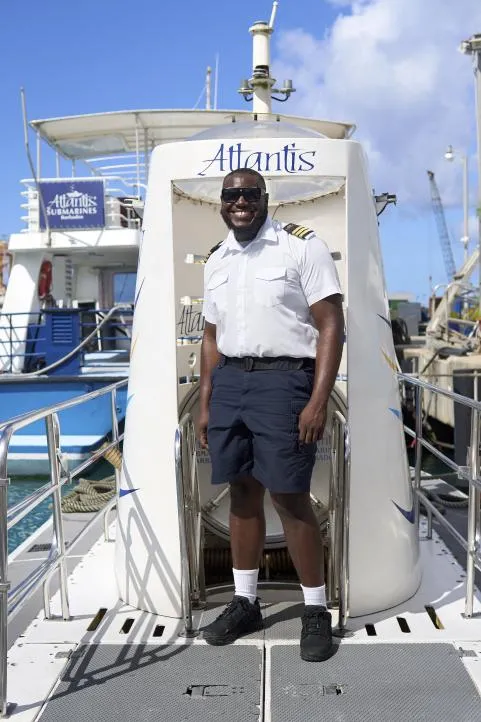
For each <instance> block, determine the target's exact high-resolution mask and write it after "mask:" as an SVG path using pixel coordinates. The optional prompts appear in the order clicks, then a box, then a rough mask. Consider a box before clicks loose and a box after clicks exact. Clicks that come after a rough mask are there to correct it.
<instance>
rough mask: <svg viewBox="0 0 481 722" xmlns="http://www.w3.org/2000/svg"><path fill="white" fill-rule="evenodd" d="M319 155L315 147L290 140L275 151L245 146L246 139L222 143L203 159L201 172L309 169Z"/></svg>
mask: <svg viewBox="0 0 481 722" xmlns="http://www.w3.org/2000/svg"><path fill="white" fill-rule="evenodd" d="M315 155H316V151H315V150H304V149H303V148H296V144H295V143H287V144H286V145H284V146H283V147H282V148H281V149H280V150H278V151H277V152H275V153H266V152H265V151H259V150H251V149H248V148H244V147H243V145H242V143H235V144H234V145H229V146H228V145H226V143H221V144H220V146H219V149H218V150H217V152H216V153H215V155H214V157H213V158H206V159H205V160H204V161H203V162H204V163H205V164H206V165H205V166H204V168H202V170H201V171H199V172H198V173H197V175H200V176H205V175H206V174H207V171H209V170H210V171H220V172H221V173H230V171H233V170H238V169H239V168H252V169H253V170H257V171H259V173H267V172H269V171H279V172H284V173H292V174H295V173H306V172H308V171H310V170H312V169H313V168H314V162H313V161H314V157H315Z"/></svg>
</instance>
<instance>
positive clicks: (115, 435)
mask: <svg viewBox="0 0 481 722" xmlns="http://www.w3.org/2000/svg"><path fill="white" fill-rule="evenodd" d="M110 408H111V412H112V441H115V442H117V445H116V446H114V447H113V448H114V449H117V450H118V448H119V421H118V418H117V389H112V392H111V395H110ZM120 471H121V470H120V469H118V468H117V467H116V466H115V467H114V474H115V490H116V494H115V498H116V499H117V498H118V495H119V489H120ZM115 506H116V502H114V503H112V504H110V505H109V509H108V511H106V513H105V516H104V538H105V541H110V536H109V524H108V521H109V513H110V511H112V510H113V509H114V508H115Z"/></svg>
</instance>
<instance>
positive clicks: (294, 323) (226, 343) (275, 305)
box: [203, 218, 341, 358]
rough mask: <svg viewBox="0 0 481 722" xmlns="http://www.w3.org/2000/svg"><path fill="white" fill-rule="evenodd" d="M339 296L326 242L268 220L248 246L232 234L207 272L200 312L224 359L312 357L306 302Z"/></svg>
mask: <svg viewBox="0 0 481 722" xmlns="http://www.w3.org/2000/svg"><path fill="white" fill-rule="evenodd" d="M338 293H341V289H340V286H339V279H338V276H337V272H336V268H335V266H334V262H333V260H332V257H331V254H330V252H329V249H328V247H327V245H326V244H325V243H324V241H322V240H321V239H320V238H318V237H317V236H316V235H314V233H311V234H309V236H308V237H306V238H298V237H297V236H294V235H291V234H290V233H287V232H286V231H285V230H284V228H283V226H282V224H281V223H279V222H278V221H272V220H271V219H270V218H267V220H266V222H265V223H264V225H263V226H262V228H261V229H260V231H259V233H258V234H257V236H256V237H255V238H254V239H253V240H252V241H251V242H250V243H247V244H245V245H242V244H241V243H239V242H238V241H237V240H236V239H235V236H234V233H233V232H232V231H230V232H229V234H228V236H227V238H226V239H225V241H224V242H223V243H222V245H221V246H220V247H219V248H218V249H217V250H216V251H214V253H213V254H212V255H211V256H210V258H209V259H208V261H207V263H206V265H205V270H204V309H203V313H204V317H205V320H206V321H208V322H209V323H212V324H215V325H216V327H217V332H216V339H217V348H218V349H219V351H220V353H222V354H223V355H224V356H255V357H259V356H268V357H277V356H289V357H292V358H315V357H316V346H317V338H318V332H317V329H316V328H315V325H314V322H313V319H312V316H311V313H310V310H309V307H310V306H312V305H313V304H314V303H316V302H317V301H321V300H322V299H323V298H327V297H328V296H332V295H333V294H338Z"/></svg>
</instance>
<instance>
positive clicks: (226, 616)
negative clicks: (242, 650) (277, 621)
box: [202, 596, 264, 646]
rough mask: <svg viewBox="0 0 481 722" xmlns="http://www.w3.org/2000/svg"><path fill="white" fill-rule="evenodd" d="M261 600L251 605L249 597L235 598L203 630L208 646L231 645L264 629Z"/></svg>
mask: <svg viewBox="0 0 481 722" xmlns="http://www.w3.org/2000/svg"><path fill="white" fill-rule="evenodd" d="M263 626H264V623H263V621H262V614H261V608H260V606H259V600H258V599H256V601H255V602H254V604H251V603H250V602H249V600H248V599H247V597H237V596H235V597H234V599H233V600H232V602H230V604H228V605H227V607H226V608H225V609H224V611H223V612H222V614H220V615H219V616H218V617H217V619H216V620H215V621H214V622H212V623H211V624H208V625H207V627H204V629H203V630H202V632H203V638H204V639H205V641H206V642H207V644H214V645H215V646H220V645H222V644H230V643H231V642H234V641H235V640H236V639H237V638H238V637H241V636H242V635H244V634H250V633H251V632H257V631H258V630H259V629H262V627H263Z"/></svg>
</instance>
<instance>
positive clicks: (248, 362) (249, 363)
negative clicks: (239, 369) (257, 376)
mask: <svg viewBox="0 0 481 722" xmlns="http://www.w3.org/2000/svg"><path fill="white" fill-rule="evenodd" d="M244 368H245V370H246V371H252V369H253V368H254V359H253V358H252V356H246V357H245V359H244Z"/></svg>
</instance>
